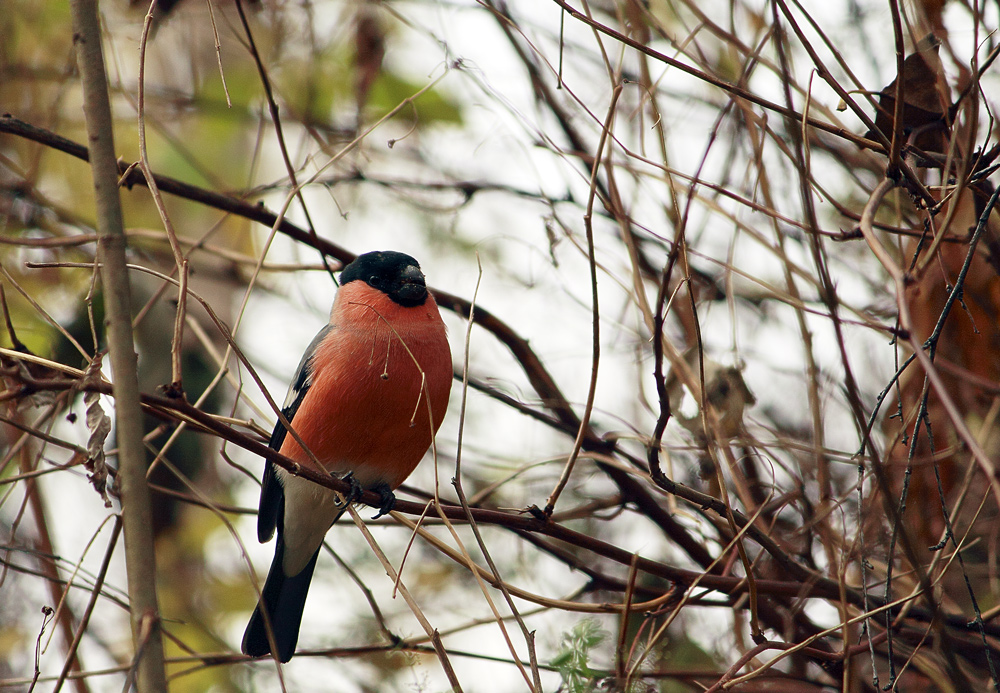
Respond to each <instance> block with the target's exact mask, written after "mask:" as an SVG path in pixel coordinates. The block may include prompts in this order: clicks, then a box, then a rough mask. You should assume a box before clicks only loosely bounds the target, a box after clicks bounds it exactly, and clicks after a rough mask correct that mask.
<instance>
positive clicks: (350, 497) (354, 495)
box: [340, 472, 364, 508]
mask: <svg viewBox="0 0 1000 693" xmlns="http://www.w3.org/2000/svg"><path fill="white" fill-rule="evenodd" d="M340 480H341V481H346V482H347V483H349V484H350V485H351V490H350V491H348V492H347V493H346V494H344V507H345V508H346V507H347V506H349V505H351V504H352V503H353V502H354V501H356V500H357V499H358V498H360V497H361V494H362V493H364V489H363V488H361V484H359V483H358V480H357V479H355V478H354V472H347V474H345V475H344V476H342V477H340Z"/></svg>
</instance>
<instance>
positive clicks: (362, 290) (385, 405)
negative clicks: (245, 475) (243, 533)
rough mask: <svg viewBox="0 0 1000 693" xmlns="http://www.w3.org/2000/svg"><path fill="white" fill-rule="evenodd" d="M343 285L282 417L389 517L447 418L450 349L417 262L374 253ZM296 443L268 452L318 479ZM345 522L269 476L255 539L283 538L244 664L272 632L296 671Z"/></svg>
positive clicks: (278, 474) (316, 496) (324, 500)
mask: <svg viewBox="0 0 1000 693" xmlns="http://www.w3.org/2000/svg"><path fill="white" fill-rule="evenodd" d="M340 283H341V287H340V290H339V291H338V292H337V297H336V299H335V300H334V302H333V309H332V310H331V311H330V322H329V324H328V325H326V326H325V327H324V328H323V329H322V330H320V331H319V334H317V335H316V337H315V338H314V339H313V341H312V343H311V344H310V345H309V348H308V349H306V353H305V354H304V355H303V357H302V361H301V363H299V368H298V371H297V373H296V375H295V378H294V380H293V381H292V384H291V387H289V390H288V396H287V397H286V398H285V403H284V405H283V406H282V413H283V414H284V415H285V418H286V419H288V422H289V423H290V424H291V426H292V428H293V429H294V430H295V432H296V433H297V434H298V435H299V437H300V438H301V439H302V442H303V443H305V446H306V448H307V449H308V450H309V451H311V452H312V453H313V455H314V456H315V458H316V460H318V461H319V463H320V464H321V465H322V466H323V468H324V469H325V470H326V471H327V472H330V473H333V474H336V475H340V476H343V475H347V474H350V475H351V477H352V478H353V480H354V481H355V482H357V484H358V485H360V486H361V487H363V488H365V489H372V490H375V491H378V492H379V493H381V494H382V498H383V501H384V502H383V505H382V512H388V510H389V508H391V506H392V502H393V501H394V497H393V495H392V490H393V489H395V488H396V487H397V486H399V485H400V484H401V483H403V480H404V479H406V477H407V476H409V475H410V472H412V471H413V469H414V467H416V466H417V463H418V462H419V461H420V459H421V458H422V457H423V455H424V453H425V452H426V451H427V448H428V447H429V446H430V444H431V440H432V438H433V437H434V434H435V433H436V432H437V429H438V426H439V425H440V424H441V419H442V417H443V416H444V413H445V409H446V408H447V406H448V395H449V393H450V391H451V379H452V365H451V349H450V348H449V346H448V339H447V336H446V334H445V327H444V323H443V322H442V321H441V315H440V313H439V312H438V307H437V303H435V301H434V297H433V296H432V295H431V294H430V293H429V292H428V291H427V287H426V285H425V284H424V275H423V274H422V273H421V271H420V265H418V264H417V261H416V260H414V259H413V258H412V257H410V256H409V255H405V254H403V253H397V252H392V251H384V252H374V253H365V254H364V255H361V256H359V257H358V258H357V259H356V260H355V261H354V262H352V263H350V264H349V265H347V267H345V268H344V271H343V273H342V274H341V275H340ZM428 403H429V405H430V406H429V407H428ZM287 433H288V432H287V431H286V429H285V427H284V426H283V425H282V424H281V423H280V422H279V423H278V424H277V425H276V426H275V427H274V433H272V434H271V441H270V446H271V447H272V448H274V449H275V450H279V451H280V452H281V453H282V454H284V455H286V456H288V457H290V458H292V459H293V460H295V461H296V462H298V463H299V464H301V465H302V466H304V467H312V468H314V469H315V463H314V462H313V461H312V458H311V457H310V456H309V454H308V453H306V451H305V450H303V449H302V447H301V446H300V445H299V444H298V443H297V442H296V441H295V439H294V437H293V436H291V435H287ZM343 511H344V507H343V506H340V505H338V504H337V502H336V496H335V494H334V493H333V492H332V491H331V490H329V489H327V488H325V487H323V486H320V485H318V484H314V483H312V482H311V481H308V480H305V479H302V478H300V477H297V476H294V475H292V474H289V473H288V472H286V471H285V470H284V469H281V468H280V467H276V466H275V465H273V464H271V463H270V462H267V463H266V464H265V468H264V478H263V483H262V486H261V491H260V509H259V512H258V515H257V537H258V539H259V540H260V541H261V542H266V541H269V540H270V539H271V537H272V536H273V535H274V530H275V528H277V530H278V541H277V545H276V546H275V551H274V560H273V561H272V563H271V569H270V571H269V572H268V575H267V580H266V582H265V583H264V589H263V590H262V591H261V599H260V602H259V603H258V604H257V608H256V609H255V610H254V612H253V615H252V616H251V617H250V623H249V624H248V625H247V629H246V633H245V634H244V635H243V652H244V653H245V654H248V655H250V656H252V657H260V656H263V655H266V654H269V653H271V640H270V639H269V637H268V635H269V630H270V634H271V635H273V640H274V645H275V647H276V649H277V655H278V658H279V659H280V660H281V661H282V662H287V661H288V660H289V659H291V657H292V654H293V653H294V652H295V645H296V642H297V641H298V637H299V624H300V622H301V619H302V610H303V607H304V606H305V601H306V594H307V592H308V590H309V582H310V580H311V579H312V574H313V569H314V568H315V566H316V558H317V557H318V556H319V549H320V546H321V545H322V543H323V537H324V536H325V535H326V532H327V530H328V529H329V528H330V526H331V525H332V524H333V523H334V522H335V521H336V520H337V518H338V517H340V515H341V513H343ZM380 514H381V513H380ZM265 613H266V614H267V619H265V618H264V614H265ZM268 622H269V625H270V629H269V627H268Z"/></svg>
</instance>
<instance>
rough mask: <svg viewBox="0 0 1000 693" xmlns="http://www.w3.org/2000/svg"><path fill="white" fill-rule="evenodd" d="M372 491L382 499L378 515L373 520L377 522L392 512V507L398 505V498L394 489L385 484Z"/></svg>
mask: <svg viewBox="0 0 1000 693" xmlns="http://www.w3.org/2000/svg"><path fill="white" fill-rule="evenodd" d="M372 490H373V491H375V493H377V494H378V495H379V498H380V499H381V502H380V503H379V506H378V513H376V515H375V517H373V518H372V519H373V520H377V519H379V518H380V517H382V516H383V515H388V514H389V513H390V512H391V511H392V506H394V505H395V504H396V496H395V495H393V493H392V489H390V488H389V487H388V486H386V485H385V484H379V485H378V486H376V487H375V488H373V489H372Z"/></svg>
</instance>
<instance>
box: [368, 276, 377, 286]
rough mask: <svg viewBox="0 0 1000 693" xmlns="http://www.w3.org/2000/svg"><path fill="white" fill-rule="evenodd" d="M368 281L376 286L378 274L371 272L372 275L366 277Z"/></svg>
mask: <svg viewBox="0 0 1000 693" xmlns="http://www.w3.org/2000/svg"><path fill="white" fill-rule="evenodd" d="M368 283H369V284H370V285H371V286H378V275H377V274H373V275H372V276H370V277H368Z"/></svg>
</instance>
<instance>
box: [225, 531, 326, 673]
mask: <svg viewBox="0 0 1000 693" xmlns="http://www.w3.org/2000/svg"><path fill="white" fill-rule="evenodd" d="M284 556H285V542H284V541H282V539H281V533H280V532H279V533H278V544H277V546H276V547H275V550H274V560H273V561H271V569H270V570H269V571H268V573H267V580H266V581H265V582H264V589H263V590H262V591H261V594H260V602H258V603H257V608H256V609H254V611H253V615H252V616H251V617H250V623H248V624H247V630H246V632H245V633H244V634H243V645H242V650H243V654H248V655H250V656H251V657H263V656H264V655H267V654H270V653H271V643H270V641H269V640H268V637H267V635H268V625H267V623H266V622H265V619H264V612H267V616H268V620H270V622H271V623H270V626H271V632H272V633H273V634H274V644H275V646H276V647H277V648H278V659H280V660H281V661H282V662H287V661H288V660H289V659H291V658H292V655H293V654H294V653H295V644H296V643H297V642H298V640H299V625H300V624H301V623H302V610H303V608H305V605H306V595H307V594H308V593H309V582H310V581H311V580H312V574H313V568H315V567H316V558H317V557H318V556H319V550H318V549H317V550H316V553H314V554H313V557H312V558H311V559H310V561H309V563H308V564H307V565H306V567H305V568H303V569H302V572H300V573H299V574H298V575H293V576H291V577H289V576H287V575H285V571H284V569H283V568H282V566H281V564H282V560H283V559H284Z"/></svg>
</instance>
